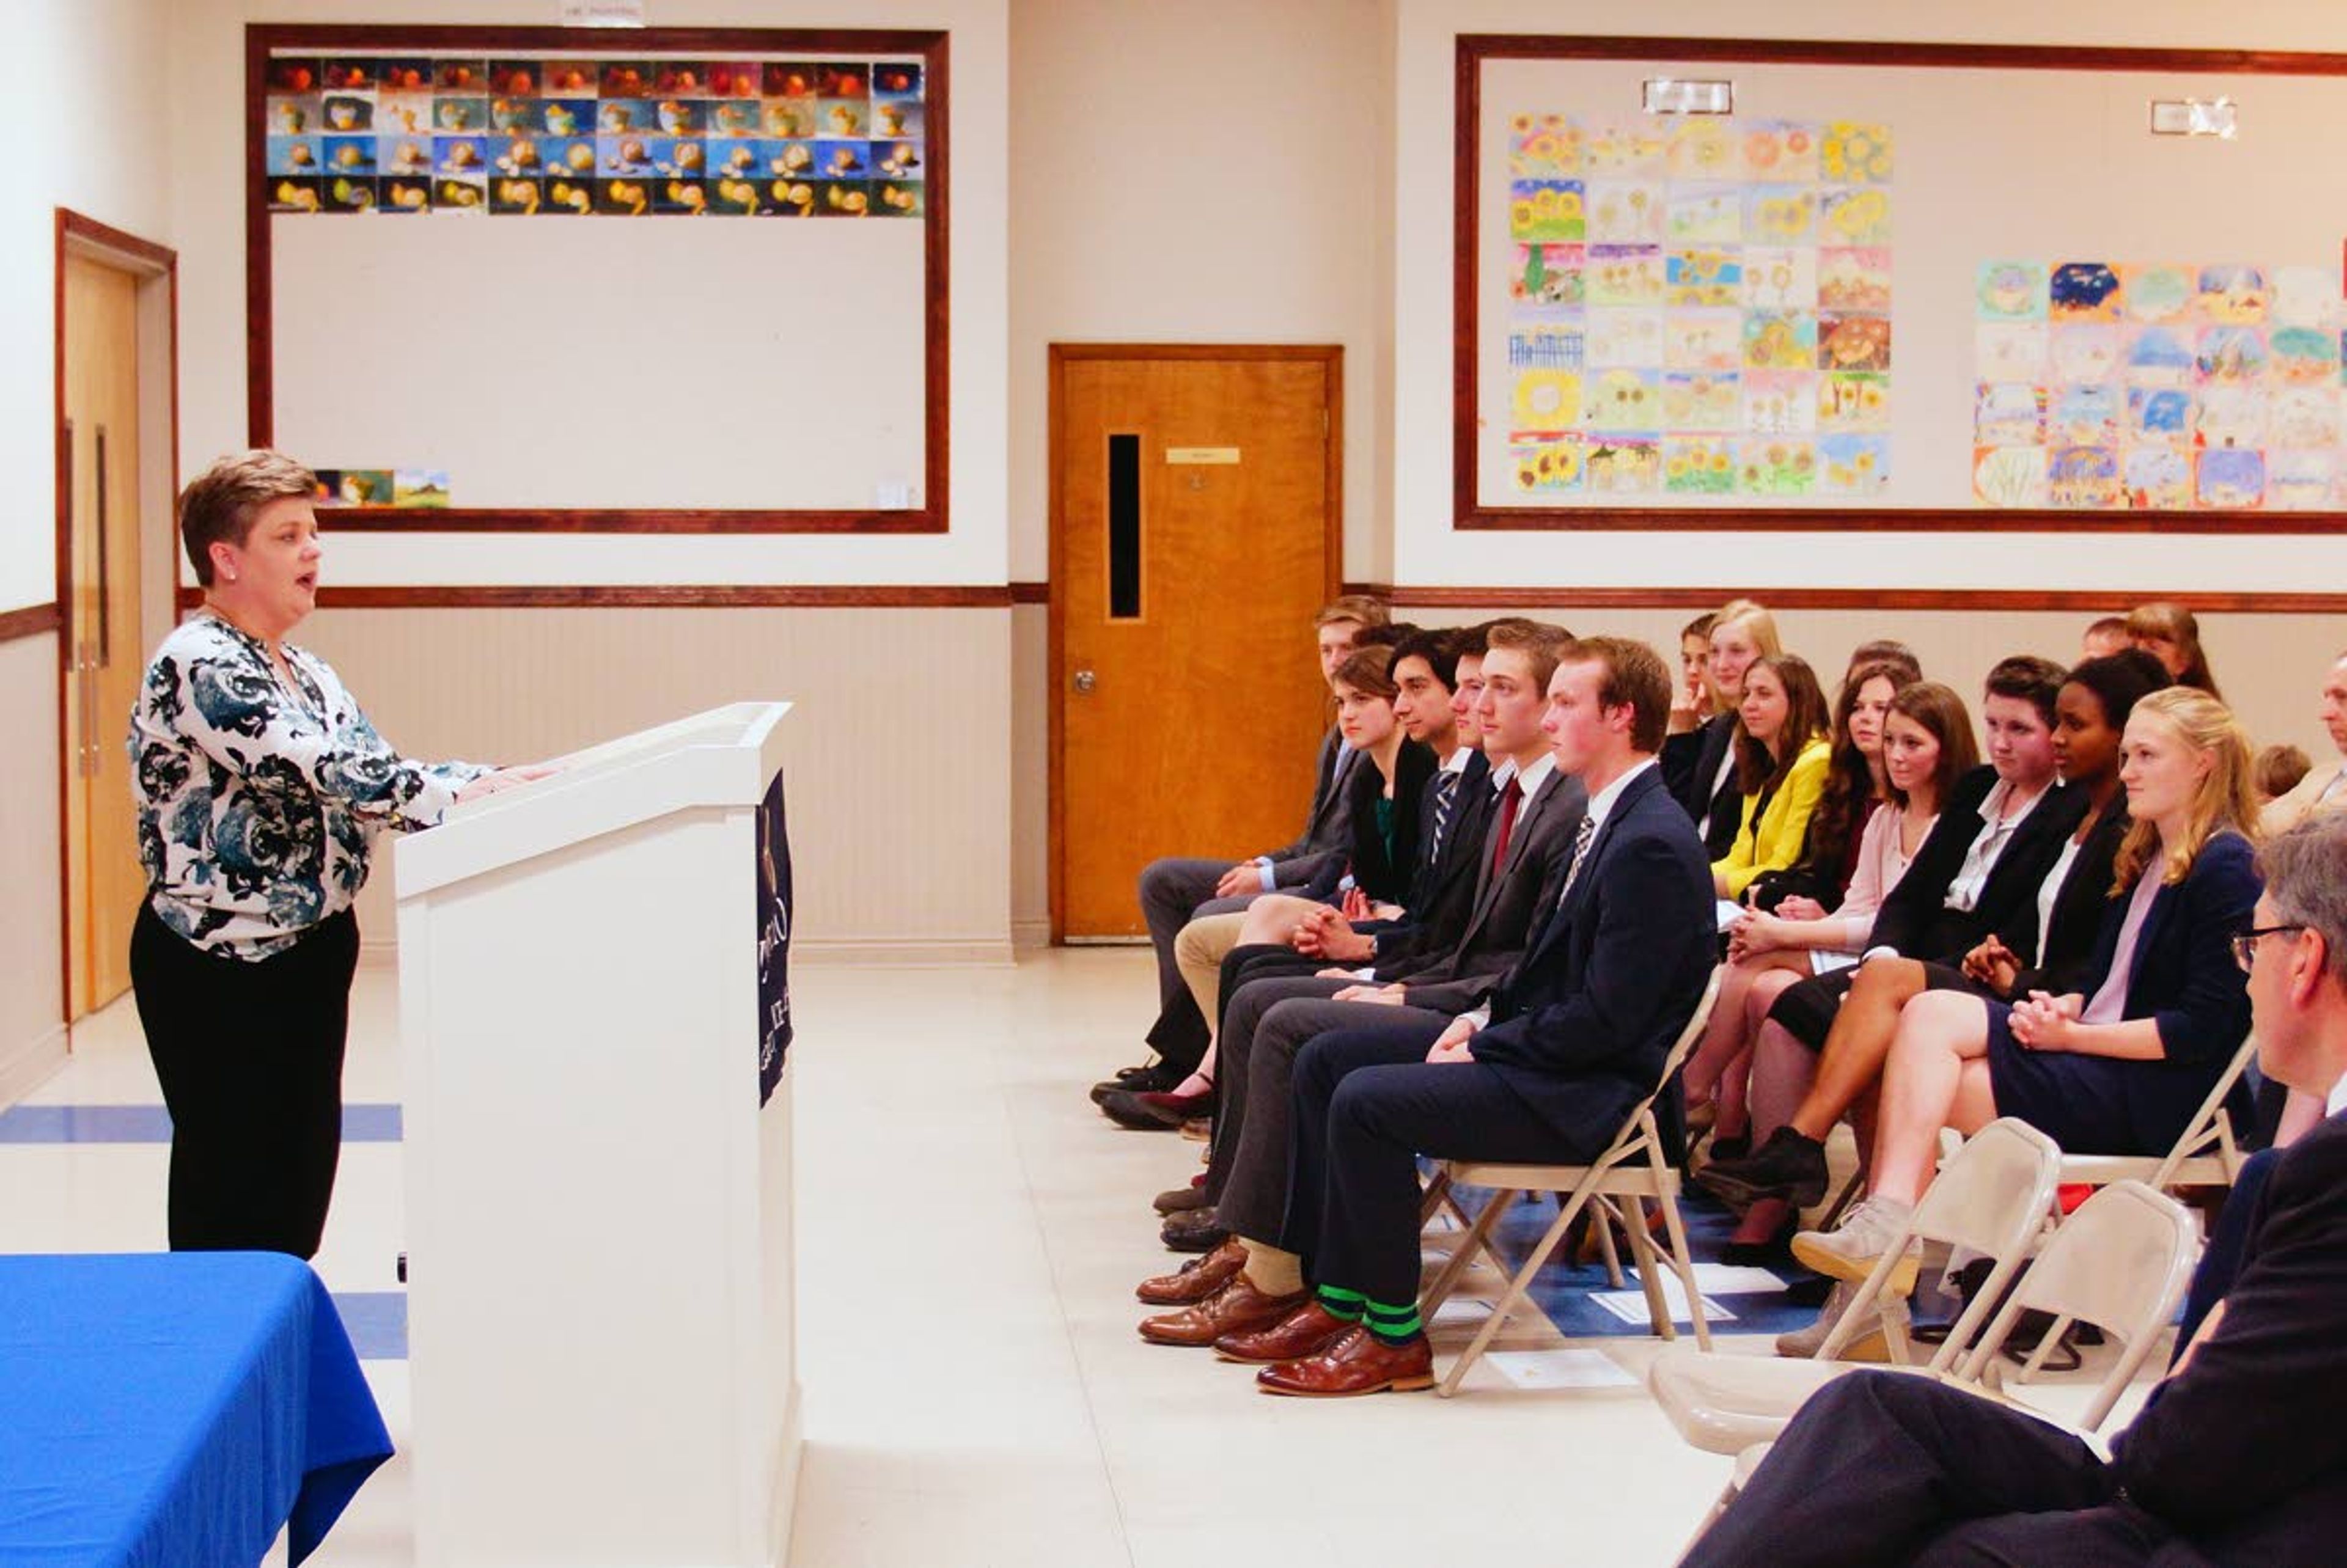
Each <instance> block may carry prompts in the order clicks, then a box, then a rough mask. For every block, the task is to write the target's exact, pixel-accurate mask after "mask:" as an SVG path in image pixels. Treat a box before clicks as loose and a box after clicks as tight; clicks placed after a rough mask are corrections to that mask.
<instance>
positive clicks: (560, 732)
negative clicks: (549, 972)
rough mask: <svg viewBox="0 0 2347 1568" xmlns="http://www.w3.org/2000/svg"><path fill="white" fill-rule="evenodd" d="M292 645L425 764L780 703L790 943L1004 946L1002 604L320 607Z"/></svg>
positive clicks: (390, 912) (389, 903) (366, 901)
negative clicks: (786, 741) (791, 894)
mask: <svg viewBox="0 0 2347 1568" xmlns="http://www.w3.org/2000/svg"><path fill="white" fill-rule="evenodd" d="M297 641H301V642H302V643H303V644H304V645H306V646H308V647H310V648H312V649H313V650H315V651H318V652H319V653H321V654H323V656H324V657H325V658H326V659H327V660H328V661H331V662H332V663H333V665H334V667H335V669H336V670H337V671H340V672H341V674H342V676H343V680H344V681H345V682H348V683H349V685H350V687H351V689H352V691H353V692H355V693H357V695H358V698H359V700H360V702H362V703H363V704H364V706H365V707H366V709H367V712H368V713H369V714H370V715H371V716H372V717H373V718H374V721H375V723H376V725H377V726H378V727H379V728H380V729H381V730H382V731H383V733H384V734H385V735H386V736H388V737H390V739H391V741H392V743H394V744H395V745H396V746H398V747H399V748H400V749H401V750H403V751H405V752H406V753H409V754H411V755H415V756H422V757H467V758H475V759H479V760H484V761H497V762H521V761H529V760H532V759H535V758H538V757H541V756H548V755H553V754H556V753H561V752H565V751H569V750H575V749H577V748H578V747H580V746H583V745H586V744H589V743H592V742H595V741H599V740H603V739H608V738H610V737H611V736H613V735H619V734H624V733H629V732H631V731H634V730H639V729H642V728H645V727H646V726H649V725H651V724H656V723H661V722H663V721H665V720H668V719H672V718H676V717H680V716H682V715H683V714H687V713H692V712H699V711H701V710H702V709H706V708H712V707H715V706H718V705H720V704H722V703H725V702H738V701H743V700H746V699H766V698H787V699H789V700H791V701H792V702H794V703H796V704H797V706H796V708H795V709H794V712H792V714H791V716H790V718H789V719H788V720H787V721H786V723H787V725H788V727H789V733H790V751H789V753H788V759H787V761H786V763H785V764H784V766H785V770H786V774H787V776H788V778H789V780H790V816H791V847H792V856H793V861H794V874H795V878H796V884H797V893H798V899H799V907H798V914H797V922H796V928H797V931H798V932H799V937H798V947H797V951H798V952H799V953H800V954H801V955H802V956H805V957H807V958H819V959H825V960H835V961H842V962H863V963H971V962H976V963H999V962H1006V961H1008V959H1009V956H1010V894H1009V876H1010V820H1011V813H1010V772H1009V757H1008V747H1007V746H1006V744H1005V742H1004V738H1003V737H1004V736H1005V734H1006V733H1008V732H1009V731H1010V675H1009V671H1010V641H1011V640H1010V611H1009V610H1002V609H863V608H820V609H787V610H764V609H761V610H687V609H651V610H644V609H547V610H512V609H498V610H476V609H456V610H443V609H398V610H321V611H319V612H318V614H317V615H316V616H315V617H314V618H313V620H311V621H310V622H309V623H308V624H307V625H305V626H304V627H303V628H302V630H301V631H300V632H299V633H298V634H297ZM391 881H392V878H391V876H390V869H389V865H388V858H387V857H386V858H385V860H384V862H382V863H380V864H379V866H378V869H377V875H376V876H375V877H374V882H373V885H372V886H370V887H369V888H368V890H367V892H366V894H365V895H364V897H363V898H362V899H361V901H360V905H359V918H360V923H361V927H362V929H364V931H365V933H366V939H367V941H368V943H369V944H370V945H375V944H387V943H389V942H390V941H391V940H392V938H393V935H394V931H393V927H394V918H395V917H394V906H393V899H392V887H391ZM642 915H643V917H645V918H648V919H656V918H658V917H659V912H658V911H657V910H646V911H643V912H642Z"/></svg>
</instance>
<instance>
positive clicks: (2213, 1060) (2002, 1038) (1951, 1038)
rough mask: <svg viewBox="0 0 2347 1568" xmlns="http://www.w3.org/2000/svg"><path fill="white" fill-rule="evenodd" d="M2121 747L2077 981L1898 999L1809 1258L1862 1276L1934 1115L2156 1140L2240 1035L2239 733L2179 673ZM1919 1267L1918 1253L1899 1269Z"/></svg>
mask: <svg viewBox="0 0 2347 1568" xmlns="http://www.w3.org/2000/svg"><path fill="white" fill-rule="evenodd" d="M2121 755H2122V759H2123V760H2122V762H2121V764H2120V773H2119V777H2120V781H2121V783H2122V784H2124V785H2125V787H2126V790H2127V808H2128V811H2129V813H2130V815H2132V816H2133V818H2134V825H2133V826H2132V827H2131V828H2129V829H2128V832H2127V838H2126V840H2125V841H2124V842H2123V843H2122V844H2121V845H2120V846H2119V852H2118V856H2117V858H2116V862H2115V864H2114V866H2113V871H2114V874H2115V881H2114V885H2113V887H2112V902H2111V903H2110V905H2109V906H2108V907H2106V911H2105V914H2104V917H2103V928H2102V932H2101V935H2100V938H2099V939H2098V941H2097V944H2096V951H2095V958H2094V961H2093V963H2092V964H2091V965H2090V966H2089V968H2088V972H2087V977H2086V981H2085V983H2084V988H2083V989H2082V990H2081V991H2076V992H2072V993H2070V994H2067V995H2064V996H2052V995H2048V994H2047V993H2046V992H2045V991H2032V992H2031V993H2030V994H2029V995H2028V996H2027V997H2026V998H2025V999H2022V1000H2020V1001H2016V1002H2013V1003H2010V1004H2008V1003H2004V1002H2000V1001H1995V1000H1992V999H1985V998H1983V997H1980V996H1976V995H1973V994H1971V993H1969V992H1964V991H1944V990H1940V991H1925V992H1923V993H1922V994H1921V995H1919V996H1917V997H1915V998H1914V999H1912V1000H1911V1001H1909V1002H1908V1003H1907V1005H1906V1007H1905V1008H1904V1009H1901V1013H1900V1015H1899V1027H1898V1032H1897V1034H1896V1035H1895V1037H1894V1038H1893V1040H1892V1041H1891V1050H1890V1054H1889V1056H1888V1058H1887V1059H1886V1060H1885V1061H1884V1062H1883V1063H1882V1067H1881V1108H1880V1111H1879V1120H1878V1123H1877V1131H1876V1134H1875V1143H1874V1162H1873V1175H1872V1186H1871V1191H1870V1194H1869V1196H1868V1198H1867V1200H1866V1201H1865V1202H1864V1203H1862V1204H1859V1205H1857V1206H1856V1207H1855V1208H1853V1209H1852V1210H1851V1211H1850V1214H1849V1216H1848V1217H1847V1218H1846V1219H1844V1220H1843V1222H1842V1224H1841V1225H1840V1227H1839V1228H1837V1229H1835V1230H1832V1231H1805V1232H1803V1233H1802V1234H1801V1235H1798V1236H1796V1237H1794V1238H1793V1255H1794V1256H1795V1257H1797V1258H1799V1260H1800V1261H1801V1262H1802V1263H1804V1264H1806V1265H1808V1266H1809V1267H1811V1268H1814V1269H1816V1270H1818V1271H1819V1272H1820V1273H1822V1274H1829V1275H1832V1276H1836V1277H1838V1278H1841V1279H1863V1278H1864V1277H1865V1276H1866V1275H1867V1273H1868V1272H1869V1271H1870V1269H1871V1268H1872V1267H1873V1266H1874V1264H1875V1262H1876V1261H1877V1260H1878V1259H1879V1258H1880V1257H1881V1255H1882V1253H1883V1250H1884V1248H1885V1247H1886V1246H1887V1245H1889V1243H1890V1238H1891V1236H1892V1235H1895V1234H1896V1233H1897V1231H1898V1230H1899V1228H1900V1227H1901V1225H1904V1224H1905V1222H1906V1220H1907V1218H1908V1216H1909V1215H1910V1214H1912V1212H1913V1209H1914V1204H1915V1203H1916V1201H1917V1199H1919V1198H1920V1197H1922V1193H1923V1188H1924V1187H1925V1186H1926V1185H1927V1184H1929V1183H1930V1180H1931V1175H1932V1154H1933V1153H1934V1151H1935V1150H1936V1148H1937V1145H1938V1140H1939V1131H1940V1129H1941V1128H1942V1127H1943V1126H1947V1127H1953V1128H1955V1129H1956V1130H1957V1131H1958V1132H1965V1133H1970V1132H1976V1131H1978V1130H1979V1129H1980V1128H1981V1127H1983V1126H1984V1125H1986V1124H1987V1123H1988V1122H1991V1121H1993V1120H1994V1119H1995V1118H1996V1117H1999V1116H2017V1117H2019V1118H2021V1119H2022V1120H2023V1121H2025V1122H2029V1123H2030V1124H2031V1125H2033V1126H2034V1127H2037V1128H2038V1129H2040V1130H2041V1131H2043V1132H2045V1133H2046V1134H2047V1135H2048V1136H2050V1137H2051V1138H2053V1139H2054V1141H2055V1143H2059V1144H2061V1145H2062V1147H2064V1148H2065V1149H2067V1150H2071V1151H2073V1152H2075V1153H2096V1154H2157V1153H2165V1152H2166V1151H2167V1150H2168V1147H2169V1146H2170V1145H2172V1144H2173V1143H2175V1142H2176V1140H2177V1138H2178V1136H2179V1135H2180V1134H2181V1133H2182V1132H2183V1131H2184V1128H2185V1125H2186V1124H2187V1123H2188V1122H2189V1121H2190V1120H2191V1118H2192V1115H2193V1112H2195V1111H2197V1110H2198V1108H2199V1105H2200V1102H2202V1101H2203V1100H2205V1099H2206V1098H2207V1097H2208V1094H2209V1089H2210V1088H2211V1087H2212V1086H2213V1085H2214V1083H2215V1082H2216V1081H2217V1079H2218V1077H2219V1075H2220V1074H2221V1073H2222V1072H2223V1071H2224V1070H2225V1067H2226V1065H2227V1063H2228V1062H2229V1061H2230V1060H2231V1058H2232V1056H2233V1053H2234V1051H2235V1050H2237V1049H2238V1048H2239V1045H2240V1043H2241V1040H2242V1037H2243V1036H2244V1035H2245V1034H2247V1033H2248V1030H2249V1027H2250V1004H2249V998H2248V995H2247V992H2246V990H2245V989H2244V984H2243V981H2244V975H2243V970H2242V968H2241V966H2240V964H2239V955H2238V954H2237V953H2236V951H2235V943H2236V938H2240V937H2242V936H2244V935H2246V934H2249V933H2250V924H2251V922H2250V913H2251V911H2252V910H2253V908H2254V907H2256V904H2257V901H2258V896H2259V894H2260V891H2261V885H2260V880H2259V877H2258V873H2257V868H2256V865H2255V861H2254V856H2253V853H2252V849H2251V845H2250V838H2249V833H2250V824H2251V823H2253V822H2254V821H2255V820H2256V804H2255V799H2254V796H2253V795H2252V794H2251V791H2250V744H2249V739H2248V737H2247V736H2246V735H2245V734H2244V733H2242V730H2241V727H2240V725H2239V723H2237V722H2236V721H2235V720H2234V718H2233V715H2232V714H2231V712H2229V711H2228V710H2227V709H2226V707H2225V705H2224V704H2223V703H2221V702H2218V701H2217V700H2216V699H2215V698H2213V697H2211V696H2209V695H2208V693H2206V692H2200V691H2197V690H2194V689H2192V688H2190V687H2185V686H2172V687H2168V688H2167V689H2166V690H2164V691H2159V692H2153V693H2152V694H2151V695H2149V696H2147V697H2145V698H2143V699H2141V700H2140V701H2138V702H2137V703H2136V704H2135V711H2134V712H2133V713H2132V714H2131V715H2130V716H2129V717H2128V719H2127V733H2126V738H2125V740H2124V741H2123V743H2122V751H2121ZM1852 1065H1855V1064H1852ZM1913 1276H1914V1266H1913V1263H1912V1262H1911V1261H1910V1262H1909V1263H1908V1264H1907V1265H1906V1266H1903V1267H1902V1269H1901V1271H1900V1274H1899V1275H1897V1276H1894V1278H1896V1279H1899V1280H1900V1282H1901V1284H1902V1285H1903V1284H1904V1283H1906V1282H1908V1281H1911V1280H1912V1278H1913Z"/></svg>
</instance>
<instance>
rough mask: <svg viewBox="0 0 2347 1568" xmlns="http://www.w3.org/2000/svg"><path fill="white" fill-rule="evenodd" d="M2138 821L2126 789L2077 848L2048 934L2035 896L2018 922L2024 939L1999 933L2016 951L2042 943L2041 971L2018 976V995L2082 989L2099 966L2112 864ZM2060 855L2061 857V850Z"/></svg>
mask: <svg viewBox="0 0 2347 1568" xmlns="http://www.w3.org/2000/svg"><path fill="white" fill-rule="evenodd" d="M2134 820H2135V819H2134V818H2132V817H2130V816H2128V815H2127V794H2126V792H2125V791H2121V792H2120V793H2119V794H2116V795H2115V796H2114V797H2112V800H2111V804H2109V806H2107V807H2106V808H2105V810H2104V812H2103V815H2101V816H2100V817H2098V818H2096V821H2095V825H2094V826H2093V827H2092V828H2090V829H2088V830H2087V833H2086V843H2084V844H2082V845H2078V856H2077V858H2076V859H2075V860H2073V861H2071V862H2070V869H2069V871H2068V873H2067V874H2066V875H2065V876H2063V878H2062V890H2061V891H2060V892H2058V893H2056V894H2055V896H2054V918H2053V920H2052V922H2051V924H2050V927H2049V928H2048V929H2047V930H2045V932H2043V933H2040V932H2039V931H2038V929H2037V898H2036V896H2035V895H2034V894H2033V895H2031V896H2030V898H2029V901H2028V902H2027V903H2026V904H2025V905H2024V906H2023V907H2022V912H2021V916H2020V917H2018V918H2016V919H2015V921H2014V931H2016V932H2019V933H2021V935H2020V936H2018V937H2015V936H2013V935H2009V934H2007V933H2006V932H2004V931H1999V932H1998V933H1997V935H1998V936H2000V937H2003V938H2004V945H2005V946H2006V947H2008V948H2012V949H2013V950H2014V952H2016V953H2025V952H2027V951H2028V950H2029V946H2028V944H2040V943H2042V947H2041V948H2040V950H2039V952H2038V955H2037V964H2036V967H2035V968H2024V969H2023V970H2022V971H2021V973H2020V974H2019V975H2018V976H2017V977H2015V979H2014V982H2013V994H2014V996H2016V997H2025V996H2027V995H2028V994H2029V993H2030V992H2032V991H2051V992H2053V993H2054V994H2055V995H2056V996H2059V995H2061V994H2062V993H2064V992H2065V991H2075V990H2077V989H2080V987H2081V984H2082V982H2083V981H2084V980H2085V979H2086V968H2087V966H2088V965H2089V964H2091V963H2093V962H2094V958H2095V944H2096V941H2097V940H2099V939H2100V938H2101V936H2102V931H2103V915H2104V912H2105V911H2106V909H2107V908H2108V907H2110V904H2111V902H2112V899H2111V862H2112V861H2113V860H2114V859H2115V858H2116V856H2117V855H2118V852H2119V841H2120V840H2121V839H2123V838H2125V837H2126V836H2127V829H2128V828H2129V827H2130V826H2132V825H2134ZM2070 831H2071V832H2073V833H2075V832H2076V831H2077V829H2076V828H2075V827H2074V828H2072V829H2071V830H2070ZM2060 853H2061V852H2060V851H2059V850H2058V849H2057V850H2056V851H2055V854H2056V856H2059V854H2060ZM2040 886H2043V884H2042V882H2041V884H2040Z"/></svg>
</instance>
